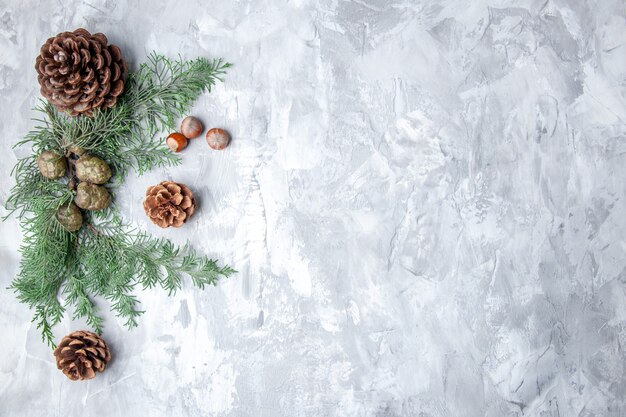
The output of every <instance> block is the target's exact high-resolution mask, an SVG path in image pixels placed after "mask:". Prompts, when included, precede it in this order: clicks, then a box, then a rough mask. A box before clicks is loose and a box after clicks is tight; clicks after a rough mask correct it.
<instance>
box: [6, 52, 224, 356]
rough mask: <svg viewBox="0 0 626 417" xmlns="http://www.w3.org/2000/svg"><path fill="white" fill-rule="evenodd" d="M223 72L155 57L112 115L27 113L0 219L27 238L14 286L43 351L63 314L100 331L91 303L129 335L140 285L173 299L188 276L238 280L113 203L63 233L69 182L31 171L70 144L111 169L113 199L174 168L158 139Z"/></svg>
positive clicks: (133, 77)
mask: <svg viewBox="0 0 626 417" xmlns="http://www.w3.org/2000/svg"><path fill="white" fill-rule="evenodd" d="M229 67H230V64H228V63H225V62H222V61H221V60H207V59H204V58H199V59H196V60H193V61H183V60H180V59H179V60H173V61H172V60H169V59H167V58H165V57H163V56H160V55H157V54H154V53H153V54H151V55H150V56H149V59H148V62H147V63H145V64H142V65H141V66H140V67H139V69H138V71H136V72H134V73H131V74H129V76H128V78H127V80H126V84H125V93H124V94H123V96H122V97H120V99H119V100H118V102H117V104H116V105H115V106H114V107H113V108H110V109H106V110H96V111H94V114H93V116H92V117H83V116H80V117H70V116H68V115H65V114H62V113H60V112H58V111H57V110H56V108H54V106H52V105H51V104H49V103H47V102H44V101H42V102H41V103H40V104H39V105H38V106H37V107H36V108H35V109H34V110H35V111H36V112H37V113H38V114H39V116H38V117H37V118H36V119H35V121H36V126H35V127H34V128H33V130H32V131H31V132H29V133H28V134H27V135H26V136H25V137H24V139H23V140H21V141H19V142H18V143H17V144H16V145H15V146H16V147H18V146H30V147H31V148H32V152H33V155H31V156H29V157H26V158H23V159H20V160H19V161H18V163H17V164H16V166H15V168H14V170H13V174H12V175H13V176H14V178H15V180H16V184H15V186H14V187H13V188H12V190H11V192H10V194H9V197H8V198H7V201H6V208H7V210H8V212H9V214H8V215H7V217H9V216H11V215H14V216H16V217H17V218H18V219H19V221H20V224H21V227H22V229H23V231H24V239H23V243H22V246H21V248H20V252H21V255H22V259H21V262H20V270H19V272H18V274H17V276H16V277H15V279H14V280H13V282H12V284H11V288H12V289H13V290H14V291H15V292H16V294H17V298H18V300H19V301H20V302H22V303H25V304H26V305H28V306H29V307H31V308H33V309H34V315H33V322H34V323H35V324H36V326H37V329H39V330H40V332H41V334H42V338H43V340H44V341H45V342H46V343H48V344H49V345H50V346H52V347H54V334H53V328H54V326H55V325H56V324H58V323H59V321H60V320H61V319H62V317H63V315H64V313H65V310H66V309H71V310H72V311H73V312H72V317H73V318H74V319H84V320H85V321H86V323H87V325H88V326H90V327H91V328H92V329H94V331H96V332H98V333H101V332H102V330H103V326H104V321H103V318H102V316H100V314H99V309H98V308H97V306H96V304H95V301H94V300H95V299H97V298H98V297H101V298H104V299H106V300H107V301H108V302H109V303H110V308H111V310H112V311H113V312H114V313H115V314H116V315H117V316H118V317H119V318H120V319H121V320H122V321H123V322H124V324H125V326H127V327H129V328H132V327H135V326H137V324H138V322H137V319H138V317H139V316H140V315H141V314H142V313H143V312H142V311H141V310H140V309H139V301H138V299H137V297H136V296H135V295H134V290H135V289H136V288H137V286H139V287H141V288H144V289H146V288H152V287H156V286H159V287H161V288H162V289H164V290H165V291H167V292H168V294H170V295H171V294H174V293H175V292H176V291H177V290H178V289H180V288H181V287H182V283H183V279H184V277H185V276H188V277H189V278H190V279H191V282H192V283H193V284H194V285H195V286H197V287H199V288H201V289H202V288H204V287H205V286H206V285H216V283H217V281H218V280H219V279H220V278H227V277H229V276H230V275H232V274H233V273H235V272H236V271H235V270H234V269H232V268H231V267H229V266H222V267H219V266H218V264H217V261H216V260H213V259H210V258H208V257H206V256H204V255H199V254H198V253H196V252H195V251H194V250H193V249H192V248H190V247H189V246H184V247H182V248H179V247H177V246H175V245H173V244H172V243H171V242H169V241H168V240H166V239H156V238H153V237H151V236H150V235H148V234H147V233H145V232H142V231H138V230H135V229H133V228H131V227H130V226H129V225H127V224H125V223H124V222H123V220H122V217H121V215H120V213H119V211H118V210H117V208H116V207H115V205H114V204H113V205H112V206H110V207H109V208H107V209H105V210H101V211H98V212H83V217H84V221H83V227H82V228H81V229H80V230H79V231H77V232H73V233H71V232H67V231H66V230H65V229H64V228H63V226H62V225H61V224H60V223H59V222H58V221H57V219H56V212H57V210H58V208H59V207H60V206H61V205H64V204H67V203H69V202H71V201H72V200H73V198H74V195H75V192H74V191H73V190H72V189H71V187H69V180H68V179H67V178H64V179H62V180H49V179H46V178H44V177H43V176H42V175H40V173H39V169H38V167H37V155H39V154H40V153H41V152H43V151H46V150H52V151H55V152H57V153H60V154H67V153H68V148H69V147H70V146H78V147H81V148H84V149H86V150H87V152H89V153H90V154H92V155H96V156H98V157H100V158H102V159H104V160H105V161H106V162H107V163H108V164H109V165H110V166H111V168H112V169H113V172H114V178H113V179H112V180H111V183H109V184H108V186H109V189H110V191H113V190H114V189H115V187H116V186H117V185H119V184H121V183H122V182H123V180H124V178H126V176H127V175H128V174H129V173H130V172H137V173H139V174H142V173H144V172H146V171H149V170H151V169H154V168H157V167H163V166H172V165H176V164H179V163H180V159H179V158H178V156H177V155H176V154H173V153H172V152H171V151H170V150H169V149H168V148H167V147H166V146H165V143H164V141H163V138H162V137H159V135H160V134H161V133H162V132H163V131H167V130H171V129H173V128H174V123H175V121H176V119H177V118H179V117H181V116H183V115H184V114H185V113H186V112H188V111H189V110H190V109H191V106H192V105H193V103H194V102H195V101H196V100H197V99H198V97H199V96H200V94H202V92H204V91H210V90H211V87H212V86H213V85H215V83H216V82H218V81H221V80H222V78H221V77H222V76H223V75H224V74H225V72H226V69H227V68H229ZM5 219H6V218H5Z"/></svg>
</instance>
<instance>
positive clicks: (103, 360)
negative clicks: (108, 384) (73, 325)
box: [54, 330, 111, 381]
mask: <svg viewBox="0 0 626 417" xmlns="http://www.w3.org/2000/svg"><path fill="white" fill-rule="evenodd" d="M54 357H55V358H56V361H57V368H58V369H60V370H62V371H63V373H64V374H65V376H67V377H68V378H69V379H71V380H72V381H76V380H79V379H80V380H83V379H92V378H94V377H95V376H96V372H104V370H105V368H106V366H107V363H109V361H110V360H111V352H110V351H109V348H108V347H107V345H106V343H105V342H104V340H103V339H102V338H101V337H100V336H98V335H97V334H95V333H92V332H88V331H86V330H79V331H76V332H73V333H70V334H69V335H67V336H65V337H64V338H63V339H62V340H61V343H59V346H57V348H56V349H55V350H54Z"/></svg>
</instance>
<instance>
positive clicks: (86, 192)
mask: <svg viewBox="0 0 626 417" xmlns="http://www.w3.org/2000/svg"><path fill="white" fill-rule="evenodd" d="M74 203H76V205H77V206H78V207H80V208H82V209H83V210H102V209H104V208H107V207H109V204H111V194H109V191H108V190H107V189H106V188H104V187H103V186H101V185H95V184H90V183H88V182H81V183H80V184H78V188H77V189H76V197H75V198H74Z"/></svg>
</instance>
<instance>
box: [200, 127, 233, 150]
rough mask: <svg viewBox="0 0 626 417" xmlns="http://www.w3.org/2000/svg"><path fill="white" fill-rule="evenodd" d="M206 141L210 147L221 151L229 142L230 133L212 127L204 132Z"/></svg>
mask: <svg viewBox="0 0 626 417" xmlns="http://www.w3.org/2000/svg"><path fill="white" fill-rule="evenodd" d="M206 143H208V144H209V146H210V147H211V148H212V149H215V150H217V151H221V150H222V149H224V148H226V147H227V146H228V144H229V143H230V135H229V134H228V132H227V131H225V130H224V129H220V128H217V127H214V128H213V129H210V130H209V131H208V132H206Z"/></svg>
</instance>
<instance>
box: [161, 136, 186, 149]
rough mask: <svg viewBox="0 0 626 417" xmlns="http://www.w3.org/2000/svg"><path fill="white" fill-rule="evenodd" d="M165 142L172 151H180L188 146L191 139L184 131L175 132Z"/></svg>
mask: <svg viewBox="0 0 626 417" xmlns="http://www.w3.org/2000/svg"><path fill="white" fill-rule="evenodd" d="M165 143H166V144H167V146H168V147H169V148H170V149H171V150H172V152H180V151H182V150H183V149H185V148H186V147H187V144H188V143H189V141H188V140H187V138H186V137H185V136H184V135H183V134H182V133H178V132H175V133H172V134H170V135H169V136H168V137H167V139H165Z"/></svg>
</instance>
